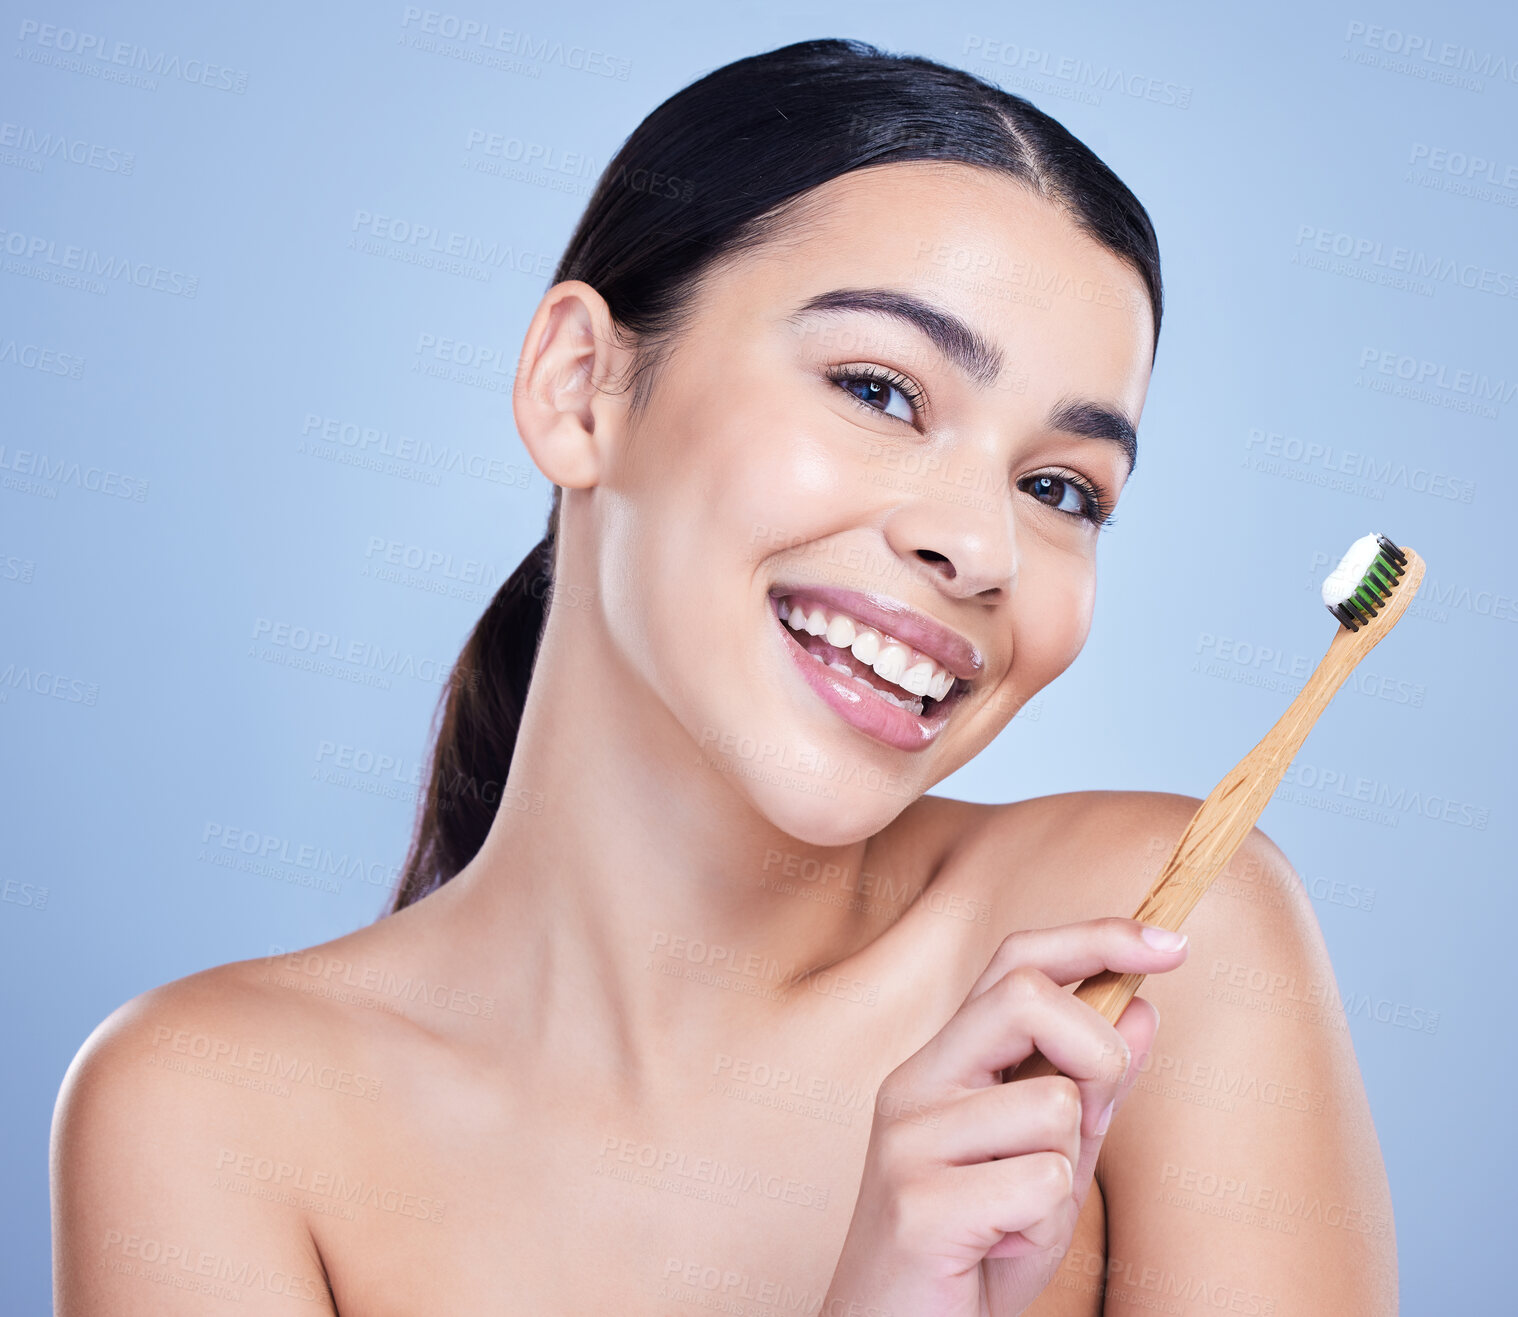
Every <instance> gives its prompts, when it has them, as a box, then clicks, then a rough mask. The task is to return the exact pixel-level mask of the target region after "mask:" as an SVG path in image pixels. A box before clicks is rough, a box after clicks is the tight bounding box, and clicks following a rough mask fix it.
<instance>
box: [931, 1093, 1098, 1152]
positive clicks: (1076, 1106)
mask: <svg viewBox="0 0 1518 1317" xmlns="http://www.w3.org/2000/svg"><path fill="white" fill-rule="evenodd" d="M934 1114H935V1115H936V1116H937V1117H938V1121H937V1124H936V1126H935V1127H934V1128H933V1139H932V1152H931V1155H932V1156H933V1157H934V1159H935V1160H938V1161H941V1162H943V1163H945V1164H946V1165H956V1166H968V1165H972V1164H973V1163H975V1162H984V1161H992V1160H995V1159H996V1158H999V1157H1020V1156H1022V1155H1023V1154H1024V1153H1029V1152H1058V1153H1061V1154H1063V1156H1064V1157H1065V1158H1066V1160H1068V1161H1069V1163H1070V1164H1071V1165H1072V1166H1074V1165H1076V1163H1077V1162H1078V1161H1079V1160H1080V1156H1081V1092H1080V1088H1079V1087H1078V1086H1077V1085H1076V1083H1075V1081H1074V1080H1072V1079H1071V1078H1070V1077H1069V1076H1068V1075H1045V1076H1042V1077H1040V1078H1038V1079H1030V1080H1028V1082H1027V1083H1025V1084H992V1085H991V1086H990V1087H989V1088H979V1089H976V1090H974V1091H973V1092H970V1093H967V1094H965V1095H964V1096H963V1097H961V1098H958V1099H957V1100H955V1101H953V1102H950V1103H949V1104H948V1105H947V1106H945V1107H942V1108H940V1109H938V1110H937V1111H936V1112H935V1113H934Z"/></svg>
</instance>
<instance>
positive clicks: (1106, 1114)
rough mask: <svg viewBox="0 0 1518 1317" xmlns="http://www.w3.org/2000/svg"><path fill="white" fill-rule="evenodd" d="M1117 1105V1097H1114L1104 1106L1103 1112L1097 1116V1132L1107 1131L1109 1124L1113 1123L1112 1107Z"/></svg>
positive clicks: (1103, 1132) (1099, 1133)
mask: <svg viewBox="0 0 1518 1317" xmlns="http://www.w3.org/2000/svg"><path fill="white" fill-rule="evenodd" d="M1115 1106H1117V1099H1116V1098H1113V1099H1112V1101H1111V1102H1109V1103H1107V1105H1106V1106H1105V1107H1103V1108H1102V1114H1101V1115H1100V1116H1098V1117H1097V1118H1096V1132H1097V1134H1098V1135H1101V1134H1105V1133H1106V1132H1107V1126H1108V1125H1110V1124H1112V1108H1113V1107H1115Z"/></svg>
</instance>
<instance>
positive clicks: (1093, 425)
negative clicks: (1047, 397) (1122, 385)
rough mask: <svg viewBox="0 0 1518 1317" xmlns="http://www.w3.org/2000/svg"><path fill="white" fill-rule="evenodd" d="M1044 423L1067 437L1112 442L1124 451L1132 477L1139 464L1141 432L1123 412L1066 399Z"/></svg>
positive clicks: (1094, 403)
mask: <svg viewBox="0 0 1518 1317" xmlns="http://www.w3.org/2000/svg"><path fill="white" fill-rule="evenodd" d="M1045 424H1046V425H1048V427H1049V428H1050V429H1051V430H1059V431H1061V432H1062V433H1064V434H1078V435H1081V436H1083V437H1084V438H1087V439H1107V440H1110V441H1111V442H1112V443H1115V444H1117V445H1118V447H1119V448H1121V449H1122V450H1123V454H1124V456H1126V457H1127V459H1128V474H1129V475H1130V476H1131V475H1132V474H1133V467H1134V464H1135V463H1137V461H1138V433H1137V432H1136V431H1135V430H1134V428H1133V422H1132V421H1130V420H1129V419H1128V418H1127V417H1126V416H1124V415H1123V414H1122V412H1120V411H1116V410H1114V409H1113V408H1111V407H1103V406H1102V405H1101V404H1100V403H1097V402H1091V401H1090V400H1089V399H1086V398H1066V399H1064V400H1063V401H1061V402H1058V403H1056V404H1055V405H1054V406H1053V408H1051V409H1050V411H1049V415H1048V418H1047V419H1046V421H1045Z"/></svg>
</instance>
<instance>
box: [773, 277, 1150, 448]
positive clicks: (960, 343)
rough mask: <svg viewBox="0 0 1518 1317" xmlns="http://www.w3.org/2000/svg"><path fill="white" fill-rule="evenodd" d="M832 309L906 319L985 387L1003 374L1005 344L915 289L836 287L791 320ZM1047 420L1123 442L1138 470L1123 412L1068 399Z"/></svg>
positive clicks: (1134, 439)
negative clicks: (997, 343) (918, 294)
mask: <svg viewBox="0 0 1518 1317" xmlns="http://www.w3.org/2000/svg"><path fill="white" fill-rule="evenodd" d="M827 311H872V312H874V313H875V314H877V315H887V316H895V317H896V318H897V319H898V320H905V321H906V322H907V323H908V324H910V325H914V326H916V328H918V329H919V330H921V331H922V332H923V333H924V334H926V335H927V336H928V338H929V339H931V340H932V342H933V345H934V346H935V347H936V348H937V349H938V350H939V351H940V352H942V353H943V355H944V356H945V357H947V358H948V359H949V360H950V361H951V362H953V363H954V365H955V366H957V367H958V368H959V369H960V370H961V371H962V372H963V373H964V374H965V375H967V376H969V378H970V379H971V380H972V381H973V382H974V383H976V384H979V385H981V386H982V387H986V386H988V385H990V384H992V383H993V382H994V381H995V380H996V377H997V376H998V375H1000V374H1001V371H1002V365H1003V358H1002V353H1001V349H1000V348H997V347H994V346H992V344H991V343H989V342H988V341H987V340H986V339H985V338H984V337H983V336H982V335H980V334H978V333H976V331H975V330H974V329H972V328H971V327H970V326H969V325H968V324H966V323H965V322H964V321H963V320H961V319H960V318H959V317H958V316H957V315H955V314H954V313H953V312H952V311H945V310H944V309H943V308H942V307H937V306H932V305H930V304H929V303H927V302H924V301H923V300H922V299H921V298H918V297H913V296H912V294H911V293H903V292H898V291H897V290H896V289H893V288H835V289H833V290H832V291H831V292H828V293H819V294H818V295H817V296H816V297H813V298H811V299H809V300H808V301H806V302H803V303H802V304H801V305H800V306H798V307H797V308H796V309H795V310H794V311H792V312H791V314H790V315H788V316H787V317H786V319H787V320H788V321H790V322H791V323H793V324H794V323H795V322H796V321H799V320H801V319H802V318H804V317H806V316H808V315H817V314H820V313H823V312H827ZM1045 424H1046V425H1047V427H1048V428H1049V429H1051V430H1059V431H1061V432H1062V433H1064V434H1074V435H1080V436H1082V437H1084V438H1087V439H1106V440H1108V441H1109V442H1111V443H1115V444H1117V445H1118V447H1120V448H1121V449H1122V450H1123V454H1124V456H1126V457H1127V459H1128V474H1129V475H1132V474H1133V468H1134V465H1135V463H1137V461H1138V433H1137V431H1136V430H1135V428H1134V425H1133V422H1132V421H1130V420H1129V419H1128V418H1127V417H1126V416H1124V415H1123V414H1122V412H1120V411H1117V410H1116V409H1114V408H1111V407H1104V406H1102V405H1101V404H1100V403H1097V402H1092V401H1090V400H1089V399H1084V398H1065V399H1063V400H1062V401H1060V402H1058V403H1056V404H1055V406H1054V407H1053V408H1052V409H1051V410H1050V412H1049V415H1048V418H1047V419H1046V421H1045Z"/></svg>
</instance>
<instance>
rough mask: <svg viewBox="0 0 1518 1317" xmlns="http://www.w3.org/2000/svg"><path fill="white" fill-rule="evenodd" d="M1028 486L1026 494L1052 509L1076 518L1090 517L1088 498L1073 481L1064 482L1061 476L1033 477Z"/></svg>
mask: <svg viewBox="0 0 1518 1317" xmlns="http://www.w3.org/2000/svg"><path fill="white" fill-rule="evenodd" d="M1028 485H1029V488H1028V492H1029V493H1030V494H1032V495H1033V497H1034V498H1036V499H1038V500H1039V501H1040V502H1043V503H1047V504H1049V506H1050V507H1052V508H1057V509H1058V510H1059V511H1061V512H1068V513H1070V514H1071V515H1073V516H1077V517H1085V516H1089V515H1090V512H1091V509H1090V506H1089V503H1090V499H1089V496H1088V495H1087V493H1086V491H1085V490H1084V489H1082V488H1081V487H1080V486H1079V485H1077V484H1076V483H1075V482H1074V481H1073V480H1066V479H1065V478H1064V477H1063V476H1034V477H1033V478H1032V479H1031V480H1030V481H1029V482H1028Z"/></svg>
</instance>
